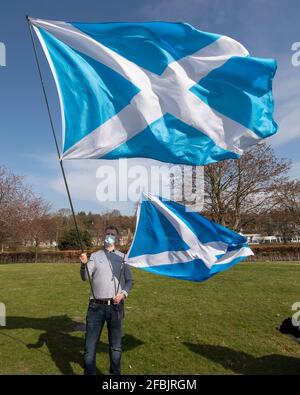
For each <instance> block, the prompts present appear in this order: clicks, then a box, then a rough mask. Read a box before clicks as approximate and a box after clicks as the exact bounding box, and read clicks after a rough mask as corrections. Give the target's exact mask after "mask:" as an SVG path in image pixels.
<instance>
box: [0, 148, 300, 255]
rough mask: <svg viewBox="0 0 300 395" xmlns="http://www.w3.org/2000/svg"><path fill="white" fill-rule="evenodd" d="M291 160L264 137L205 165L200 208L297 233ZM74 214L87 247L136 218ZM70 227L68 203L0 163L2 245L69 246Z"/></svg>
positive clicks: (251, 226) (228, 222)
mask: <svg viewBox="0 0 300 395" xmlns="http://www.w3.org/2000/svg"><path fill="white" fill-rule="evenodd" d="M290 166H291V163H290V162H288V161H286V160H282V159H278V158H277V157H276V156H275V154H274V152H273V150H272V148H271V147H270V146H269V145H267V144H266V143H261V144H258V145H256V146H254V147H253V148H250V149H249V150H248V151H247V152H246V153H245V154H244V155H243V156H242V157H241V158H240V159H238V160H227V161H224V162H220V163H216V164H211V165H209V166H206V167H205V173H204V174H205V175H204V179H205V205H204V210H203V213H204V214H205V215H207V216H209V217H210V218H212V219H213V220H214V221H216V222H218V223H220V224H223V225H225V226H229V227H230V228H232V229H235V230H237V231H242V232H243V233H262V234H278V235H280V236H281V237H282V238H283V239H284V240H285V241H288V240H289V239H290V238H291V237H292V236H293V235H295V234H299V233H300V182H299V181H297V180H290V179H289V177H288V172H289V170H290ZM76 217H77V222H78V225H79V228H80V229H81V231H82V232H84V233H83V234H82V235H83V237H84V239H85V245H86V247H89V246H91V245H92V243H96V244H100V243H101V241H102V237H103V234H104V230H105V228H106V226H107V225H108V224H110V223H114V224H115V225H117V226H118V227H119V228H120V229H124V230H128V229H130V231H131V232H134V228H135V218H134V217H132V216H124V215H121V214H120V212H119V211H118V210H113V211H112V212H108V213H105V214H101V215H100V214H94V213H91V212H89V213H85V212H79V213H77V215H76ZM73 228H74V223H73V218H72V215H71V211H70V210H69V209H61V210H59V211H57V212H55V213H53V212H51V205H50V204H49V203H48V202H46V201H45V200H44V199H43V198H42V197H40V196H36V195H35V194H34V193H33V192H32V190H31V188H30V187H28V186H27V185H26V184H25V182H24V179H23V178H22V177H20V176H18V175H15V174H13V173H12V172H11V171H9V170H8V169H7V168H5V167H0V246H1V248H2V251H3V249H4V247H5V246H9V247H10V248H17V247H18V246H19V247H20V246H24V245H26V244H31V245H33V246H34V247H35V248H36V250H37V247H38V246H40V245H41V243H42V242H45V241H48V242H54V244H55V245H57V246H58V247H59V248H60V249H69V248H70V247H71V246H73V247H74V245H75V246H76V245H77V246H78V243H77V241H76V234H75V233H74V229H73ZM72 240H73V242H72ZM72 243H73V244H72ZM74 243H75V244H74ZM76 243H77V244H76Z"/></svg>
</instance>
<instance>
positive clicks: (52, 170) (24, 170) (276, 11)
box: [0, 0, 300, 213]
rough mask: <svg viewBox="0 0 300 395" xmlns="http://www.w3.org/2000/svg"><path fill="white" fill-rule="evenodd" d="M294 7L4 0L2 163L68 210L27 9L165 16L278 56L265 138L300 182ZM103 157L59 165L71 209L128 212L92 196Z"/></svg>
mask: <svg viewBox="0 0 300 395" xmlns="http://www.w3.org/2000/svg"><path fill="white" fill-rule="evenodd" d="M299 12H300V3H299V0H287V1H283V0H251V1H247V0H222V1H221V0H185V1H182V0H151V1H150V0H149V1H148V0H144V1H142V0H139V1H138V0H122V1H121V0H120V1H119V0H109V1H103V0H85V1H84V2H78V1H76V0H72V1H71V0H60V1H52V2H49V1H45V0H26V1H17V0H10V1H8V0H3V1H2V4H1V14H0V41H1V42H3V43H4V44H5V45H6V52H7V53H6V62H7V64H6V67H1V68H0V87H1V91H0V92H1V93H0V116H1V118H0V119H1V123H0V133H1V150H0V155H1V157H0V164H4V165H6V166H7V167H9V168H11V169H12V170H13V171H14V172H16V173H18V174H22V175H24V176H26V180H27V182H28V183H29V184H31V185H32V186H33V188H34V190H35V191H36V192H37V193H39V194H41V195H42V196H43V197H45V198H46V199H47V200H49V201H50V202H52V204H53V209H58V208H61V207H68V201H67V199H66V194H65V190H64V187H63V184H62V179H61V174H60V169H59V165H58V162H57V159H56V156H55V147H54V144H53V138H52V136H51V129H50V125H49V120H48V115H47V112H46V107H45V103H44V99H43V96H42V91H41V86H40V81H39V79H38V74H37V69H36V65H35V61H34V57H33V50H32V44H31V41H30V37H29V33H28V27H27V22H26V20H25V16H26V14H28V15H30V16H33V17H39V18H43V19H57V20H65V21H85V22H108V21H140V22H141V21H153V20H156V21H160V20H163V21H176V22H178V21H180V22H188V23H191V24H193V25H194V26H195V27H197V28H198V29H200V30H205V31H209V32H214V33H219V34H225V35H228V36H230V37H232V38H235V39H236V40H238V41H239V42H241V43H242V44H243V45H244V46H245V47H246V48H247V49H248V50H249V52H250V53H251V55H253V56H258V57H266V58H275V59H276V60H277V62H278V71H277V74H276V77H275V80H274V85H273V92H274V97H275V120H276V122H277V123H278V124H279V132H278V134H277V135H276V136H273V137H272V138H271V139H270V140H269V141H270V143H271V144H272V146H273V147H274V149H275V151H276V153H277V154H278V155H279V156H281V157H284V158H288V159H290V160H292V161H293V168H292V171H291V177H293V178H299V179H300V156H299V152H300V139H299V136H300V122H299V121H298V116H299V115H298V114H299V107H300V67H294V66H293V65H292V62H291V57H292V54H293V52H292V50H291V46H292V44H293V43H294V42H297V41H299V42H300V24H299ZM40 59H41V64H42V69H43V72H44V76H45V81H46V86H47V92H48V95H49V100H50V104H51V109H52V113H53V119H54V123H55V128H56V131H57V134H58V135H59V134H60V128H61V125H60V113H59V108H58V98H57V93H56V89H55V86H54V83H53V79H52V76H51V74H50V72H49V68H48V65H47V64H46V62H45V59H44V57H43V56H41V57H40ZM101 162H102V164H103V161H101ZM101 162H100V161H83V160H81V161H77V162H76V161H68V162H66V163H65V168H66V173H67V177H68V179H69V182H70V189H71V193H72V196H73V199H74V205H75V209H76V210H91V211H95V212H99V211H103V210H105V209H107V208H108V209H111V208H112V207H114V208H118V209H120V210H121V211H122V212H124V213H127V212H131V211H132V205H131V204H128V203H126V202H125V203H124V202H123V203H115V204H111V205H108V206H107V207H105V206H104V205H103V204H102V205H101V204H100V203H99V202H98V201H97V199H96V195H95V190H96V186H97V179H96V169H97V168H98V166H99V165H100V164H101ZM132 163H137V162H136V161H134V160H133V161H132ZM106 164H107V163H106ZM109 164H112V163H111V162H109ZM114 166H117V165H116V164H114Z"/></svg>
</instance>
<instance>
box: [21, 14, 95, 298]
mask: <svg viewBox="0 0 300 395" xmlns="http://www.w3.org/2000/svg"><path fill="white" fill-rule="evenodd" d="M26 20H27V22H28V28H29V32H30V37H31V42H32V46H33V51H34V55H35V60H36V64H37V68H38V74H39V77H40V82H41V86H42V90H43V94H44V99H45V103H46V107H47V111H48V116H49V121H50V125H51V130H52V135H53V139H54V143H55V147H56V152H57V155H58V161H59V165H60V169H61V172H62V176H63V179H64V184H65V187H66V191H67V195H68V199H69V203H70V207H71V211H72V216H73V220H74V224H75V229H76V233H77V238H78V241H79V244H80V250H81V253H83V252H84V249H83V243H82V239H81V236H80V232H79V228H78V224H77V220H76V216H75V211H74V206H73V202H72V199H71V194H70V190H69V186H68V182H67V178H66V174H65V169H64V166H63V160H62V159H61V156H60V151H59V146H58V142H57V138H56V134H55V130H54V125H53V121H52V116H51V112H50V106H49V102H48V98H47V94H46V89H45V85H44V80H43V76H42V72H41V68H40V63H39V59H38V55H37V48H36V44H35V41H34V37H33V33H32V25H31V22H30V19H29V16H28V15H26ZM85 268H86V272H87V275H88V279H89V284H90V287H91V291H92V295H93V298H94V299H96V298H95V294H94V289H93V284H92V281H91V276H90V273H89V270H88V267H87V264H85Z"/></svg>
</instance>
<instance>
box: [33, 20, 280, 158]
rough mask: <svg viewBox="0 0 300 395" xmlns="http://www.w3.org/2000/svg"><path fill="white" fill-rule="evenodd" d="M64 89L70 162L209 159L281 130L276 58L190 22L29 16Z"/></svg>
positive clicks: (236, 152)
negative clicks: (276, 111) (250, 50)
mask: <svg viewBox="0 0 300 395" xmlns="http://www.w3.org/2000/svg"><path fill="white" fill-rule="evenodd" d="M30 22H31V24H32V26H33V29H34V31H35V33H36V34H37V37H38V39H39V41H40V43H41V45H42V48H43V50H44V53H45V55H46V57H47V60H48V63H49V65H50V68H51V71H52V73H53V76H54V79H55V83H56V86H57V90H58V94H59V100H60V106H61V115H62V134H63V137H62V141H63V147H62V159H100V158H101V159H118V158H133V157H141V158H152V159H156V160H159V161H162V162H168V163H174V164H187V165H207V164H209V163H214V162H218V161H221V160H224V159H235V158H239V157H240V156H241V155H242V153H243V151H244V150H245V149H246V148H247V147H249V146H251V145H253V144H256V143H257V142H259V141H260V140H261V139H264V138H267V137H269V136H271V135H272V134H274V133H276V131H277V125H276V123H275V122H274V120H273V110H274V108H273V107H274V104H273V95H272V79H273V77H274V75H275V72H276V62H275V61H274V60H273V59H261V58H255V57H252V56H250V55H249V53H248V51H247V49H246V48H245V47H244V46H243V45H242V44H240V43H239V42H237V41H236V40H234V39H232V38H230V37H227V36H223V35H218V34H213V33H208V32H203V31H200V30H198V29H196V28H194V27H193V26H191V25H189V24H186V23H171V22H143V23H119V22H115V23H102V24H101V23H80V22H76V23H71V22H62V21H49V20H42V19H34V18H30Z"/></svg>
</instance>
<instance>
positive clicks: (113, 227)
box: [105, 225, 119, 235]
mask: <svg viewBox="0 0 300 395" xmlns="http://www.w3.org/2000/svg"><path fill="white" fill-rule="evenodd" d="M109 229H113V230H115V231H116V232H117V235H118V234H119V230H118V228H117V227H116V226H115V225H107V227H106V228H105V233H106V232H107V231H108V230H109Z"/></svg>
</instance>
